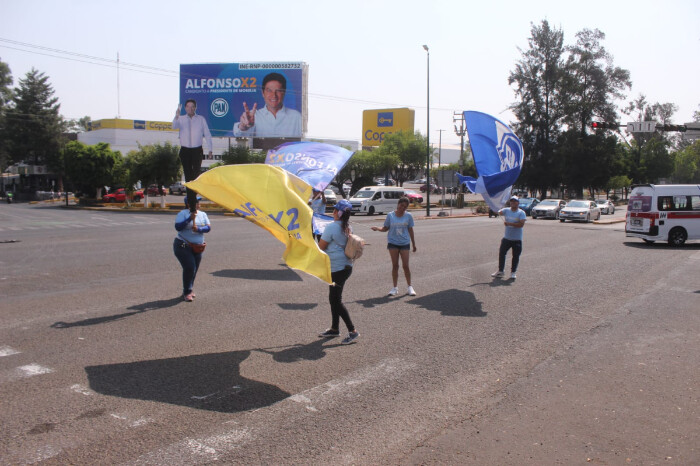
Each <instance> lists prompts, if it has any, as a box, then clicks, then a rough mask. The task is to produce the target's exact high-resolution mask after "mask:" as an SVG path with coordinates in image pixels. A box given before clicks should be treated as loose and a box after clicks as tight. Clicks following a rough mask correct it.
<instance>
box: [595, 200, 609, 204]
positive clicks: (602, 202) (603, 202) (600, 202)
mask: <svg viewBox="0 0 700 466" xmlns="http://www.w3.org/2000/svg"><path fill="white" fill-rule="evenodd" d="M607 203H608V201H598V202H596V204H598V205H607Z"/></svg>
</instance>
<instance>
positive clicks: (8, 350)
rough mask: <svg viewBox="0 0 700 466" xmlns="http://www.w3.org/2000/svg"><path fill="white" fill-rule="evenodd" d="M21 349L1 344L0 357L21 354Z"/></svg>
mask: <svg viewBox="0 0 700 466" xmlns="http://www.w3.org/2000/svg"><path fill="white" fill-rule="evenodd" d="M20 352H21V351H17V350H16V349H13V348H10V347H9V346H0V357H3V356H12V355H13V354H20Z"/></svg>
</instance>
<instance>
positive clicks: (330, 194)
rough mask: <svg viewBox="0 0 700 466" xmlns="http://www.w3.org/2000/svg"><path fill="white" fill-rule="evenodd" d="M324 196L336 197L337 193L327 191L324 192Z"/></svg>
mask: <svg viewBox="0 0 700 466" xmlns="http://www.w3.org/2000/svg"><path fill="white" fill-rule="evenodd" d="M323 194H324V195H325V196H335V193H334V192H333V191H331V190H330V189H326V190H325V191H323Z"/></svg>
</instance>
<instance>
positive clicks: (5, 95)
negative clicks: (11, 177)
mask: <svg viewBox="0 0 700 466" xmlns="http://www.w3.org/2000/svg"><path fill="white" fill-rule="evenodd" d="M12 96H13V90H12V72H11V71H10V67H9V66H8V65H7V63H4V62H2V61H0V172H3V171H5V168H7V165H8V159H9V156H10V154H9V151H8V147H7V143H6V135H7V132H6V130H5V121H6V120H5V112H6V111H7V109H8V108H9V106H10V105H11V104H12Z"/></svg>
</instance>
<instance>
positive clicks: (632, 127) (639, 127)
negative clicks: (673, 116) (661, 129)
mask: <svg viewBox="0 0 700 466" xmlns="http://www.w3.org/2000/svg"><path fill="white" fill-rule="evenodd" d="M654 131H656V122H655V121H631V122H629V123H627V132H628V133H653V132H654Z"/></svg>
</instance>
